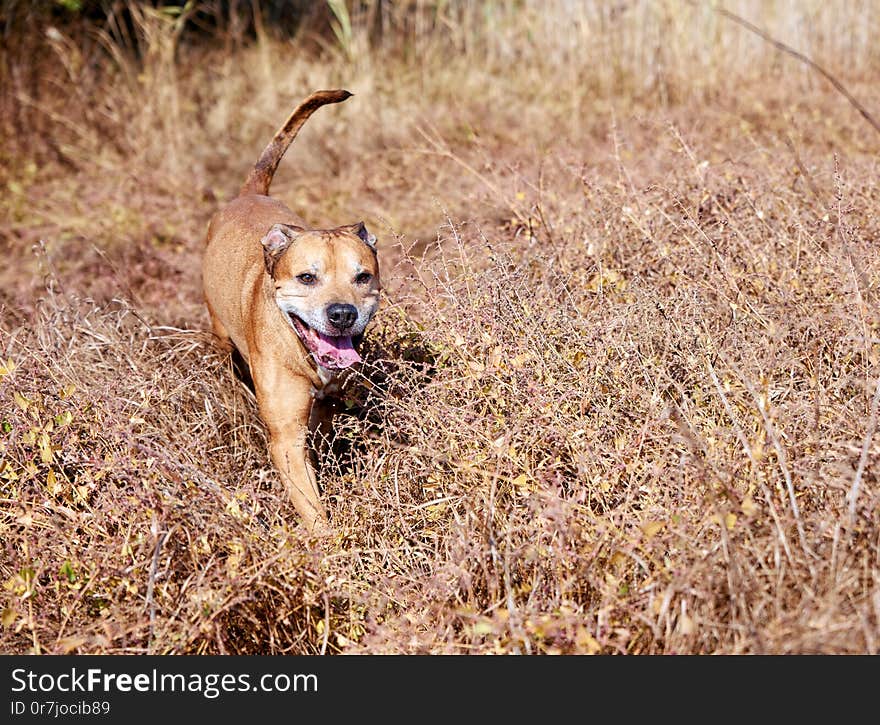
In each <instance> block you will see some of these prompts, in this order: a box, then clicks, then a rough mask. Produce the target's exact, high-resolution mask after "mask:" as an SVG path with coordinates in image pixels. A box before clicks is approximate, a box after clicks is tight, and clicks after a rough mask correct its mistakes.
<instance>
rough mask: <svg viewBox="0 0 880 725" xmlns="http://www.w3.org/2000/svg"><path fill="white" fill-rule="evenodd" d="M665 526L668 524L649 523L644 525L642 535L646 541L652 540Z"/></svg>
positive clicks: (660, 522) (659, 522)
mask: <svg viewBox="0 0 880 725" xmlns="http://www.w3.org/2000/svg"><path fill="white" fill-rule="evenodd" d="M664 526H666V523H665V522H663V521H648V522H647V523H644V524H642V533H643V534H644V535H645V538H646V539H650V538H652V537H653V536H654V535H655V534H656V533H657V532H658V531H660V529H662V528H663V527H664Z"/></svg>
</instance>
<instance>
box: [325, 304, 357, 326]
mask: <svg viewBox="0 0 880 725" xmlns="http://www.w3.org/2000/svg"><path fill="white" fill-rule="evenodd" d="M357 317H358V311H357V307H355V306H354V305H340V304H333V305H328V306H327V319H328V320H329V321H330V324H331V325H333V327H335V328H336V329H337V330H339V331H340V332H341V331H344V330H347V329H348V328H349V327H351V326H352V325H353V324H354V322H355V320H356V319H357Z"/></svg>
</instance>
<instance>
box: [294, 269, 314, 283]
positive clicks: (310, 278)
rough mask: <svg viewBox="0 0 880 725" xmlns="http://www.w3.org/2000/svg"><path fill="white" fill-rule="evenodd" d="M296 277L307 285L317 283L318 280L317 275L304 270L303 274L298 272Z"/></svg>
mask: <svg viewBox="0 0 880 725" xmlns="http://www.w3.org/2000/svg"><path fill="white" fill-rule="evenodd" d="M296 278H297V279H298V280H299V281H300V282H302V283H303V284H305V285H310V284H315V282H316V281H317V277H315V275H313V274H309V273H308V272H303V273H302V274H298V275H297V276H296Z"/></svg>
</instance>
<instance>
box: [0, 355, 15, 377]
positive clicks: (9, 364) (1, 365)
mask: <svg viewBox="0 0 880 725" xmlns="http://www.w3.org/2000/svg"><path fill="white" fill-rule="evenodd" d="M13 370H15V362H14V361H13V360H12V358H9V360H7V361H6V362H3V360H0V378H3V377H4V376H6V375H9V373H11V372H12V371H13Z"/></svg>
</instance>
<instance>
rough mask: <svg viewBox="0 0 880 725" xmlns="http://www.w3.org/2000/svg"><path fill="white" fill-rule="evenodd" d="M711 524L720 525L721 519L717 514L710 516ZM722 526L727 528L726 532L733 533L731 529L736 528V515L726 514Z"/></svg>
mask: <svg viewBox="0 0 880 725" xmlns="http://www.w3.org/2000/svg"><path fill="white" fill-rule="evenodd" d="M710 520H711V521H712V523H715V524H719V525H720V524H721V517H720V516H719V515H718V514H712V517H711V519H710ZM724 525H725V526H726V527H727V530H728V531H733V527H734V526H736V514H735V513H728V514H725V515H724Z"/></svg>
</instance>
